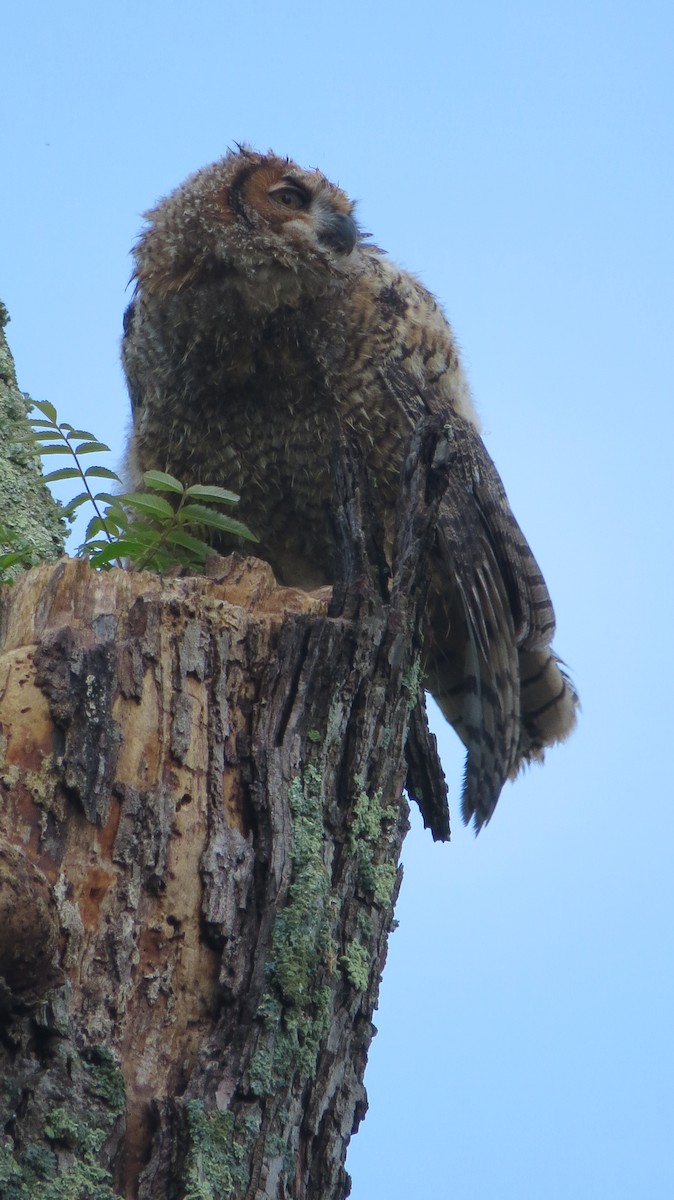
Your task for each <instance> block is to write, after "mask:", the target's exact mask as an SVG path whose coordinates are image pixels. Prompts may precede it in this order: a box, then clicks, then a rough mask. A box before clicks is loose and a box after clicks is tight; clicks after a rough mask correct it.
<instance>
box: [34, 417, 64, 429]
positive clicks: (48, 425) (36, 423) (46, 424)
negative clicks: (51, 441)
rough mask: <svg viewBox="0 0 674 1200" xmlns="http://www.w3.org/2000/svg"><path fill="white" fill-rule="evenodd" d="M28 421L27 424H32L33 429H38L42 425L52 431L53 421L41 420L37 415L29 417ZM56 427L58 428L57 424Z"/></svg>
mask: <svg viewBox="0 0 674 1200" xmlns="http://www.w3.org/2000/svg"><path fill="white" fill-rule="evenodd" d="M28 423H29V425H32V426H33V427H34V428H35V429H40V428H41V427H42V426H44V427H45V429H51V430H52V431H53V429H54V422H53V421H41V420H40V418H39V417H29V418H28ZM57 428H58V426H57Z"/></svg>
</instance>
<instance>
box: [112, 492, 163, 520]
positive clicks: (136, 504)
mask: <svg viewBox="0 0 674 1200" xmlns="http://www.w3.org/2000/svg"><path fill="white" fill-rule="evenodd" d="M120 500H121V501H122V503H123V504H126V505H127V506H128V507H129V508H134V509H137V511H138V512H142V513H147V514H148V516H152V517H155V518H156V519H157V520H159V521H166V520H167V519H169V520H170V519H172V518H173V517H175V512H174V510H173V509H172V507H171V505H170V504H169V502H168V500H164V499H163V498H162V497H161V496H146V495H144V494H143V493H142V492H132V493H131V494H129V495H126V496H120Z"/></svg>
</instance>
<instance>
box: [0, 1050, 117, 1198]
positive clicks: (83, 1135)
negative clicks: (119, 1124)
mask: <svg viewBox="0 0 674 1200" xmlns="http://www.w3.org/2000/svg"><path fill="white" fill-rule="evenodd" d="M18 1073H19V1075H20V1074H21V1071H19V1072H18ZM50 1074H51V1080H50V1081H48V1082H45V1089H44V1091H43V1090H42V1089H41V1088H40V1087H37V1088H34V1089H33V1094H32V1097H31V1100H30V1106H29V1107H30V1111H28V1112H26V1113H22V1112H21V1110H22V1107H23V1103H25V1101H23V1097H24V1093H25V1091H26V1088H25V1086H22V1084H21V1083H20V1082H16V1081H14V1080H12V1081H11V1082H10V1081H9V1080H7V1081H6V1082H5V1083H4V1085H3V1086H2V1087H1V1088H0V1118H1V1119H2V1125H3V1127H4V1128H5V1129H7V1130H11V1129H13V1128H14V1126H15V1124H17V1123H18V1124H19V1125H20V1127H21V1131H22V1137H21V1138H20V1139H18V1140H16V1141H15V1140H13V1139H12V1138H11V1137H10V1136H7V1137H5V1139H4V1140H3V1141H1V1142H0V1197H2V1200H121V1198H120V1196H119V1193H118V1192H116V1191H115V1190H114V1187H113V1179H112V1175H111V1173H110V1171H109V1170H107V1168H106V1166H105V1165H102V1162H104V1161H105V1153H104V1145H105V1142H106V1140H107V1139H108V1137H109V1136H110V1134H111V1132H112V1130H113V1127H114V1126H115V1123H116V1121H117V1119H118V1118H119V1117H120V1115H121V1114H122V1113H123V1112H124V1108H125V1088H124V1081H123V1078H122V1074H121V1071H120V1070H119V1068H118V1066H117V1064H116V1062H115V1059H114V1057H113V1055H112V1054H111V1053H110V1052H109V1051H107V1050H106V1049H105V1048H104V1047H94V1048H92V1050H91V1051H90V1053H89V1054H88V1056H87V1058H86V1059H85V1058H84V1057H82V1056H80V1055H79V1054H78V1053H77V1052H76V1051H74V1050H72V1048H71V1049H70V1050H69V1049H67V1042H66V1041H64V1042H59V1048H58V1050H57V1053H56V1059H55V1063H54V1064H53V1065H52V1071H51V1072H50ZM32 1075H33V1068H32V1067H30V1066H29V1067H28V1075H27V1078H26V1083H27V1082H28V1081H29V1079H30V1078H32ZM20 1114H21V1115H20Z"/></svg>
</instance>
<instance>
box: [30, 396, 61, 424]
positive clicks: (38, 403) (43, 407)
mask: <svg viewBox="0 0 674 1200" xmlns="http://www.w3.org/2000/svg"><path fill="white" fill-rule="evenodd" d="M33 404H34V406H35V408H37V409H38V410H39V412H41V413H44V415H45V417H49V420H50V421H53V422H54V424H56V419H57V412H56V409H55V408H54V405H53V404H50V403H49V401H48V400H33Z"/></svg>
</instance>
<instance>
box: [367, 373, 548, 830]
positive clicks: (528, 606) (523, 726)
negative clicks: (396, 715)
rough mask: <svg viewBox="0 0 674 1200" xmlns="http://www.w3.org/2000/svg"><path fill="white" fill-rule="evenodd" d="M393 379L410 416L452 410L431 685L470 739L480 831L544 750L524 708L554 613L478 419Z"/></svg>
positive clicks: (430, 621) (469, 782)
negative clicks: (527, 676) (512, 781)
mask: <svg viewBox="0 0 674 1200" xmlns="http://www.w3.org/2000/svg"><path fill="white" fill-rule="evenodd" d="M386 386H387V388H390V389H392V390H394V391H395V393H396V396H397V399H398V403H399V404H401V403H402V405H403V407H404V408H405V411H406V412H407V414H408V416H409V418H413V417H414V416H415V415H416V420H419V418H420V417H421V416H422V415H423V414H424V412H436V413H437V412H442V410H443V407H444V409H445V410H446V412H447V425H446V436H447V439H448V447H449V480H448V485H447V490H446V492H445V496H444V499H443V502H442V505H441V508H440V512H439V515H438V522H437V527H436V538H435V562H434V564H433V578H432V584H431V595H430V599H429V607H428V613H427V623H426V631H425V632H426V644H427V654H426V664H425V666H426V676H425V684H426V686H427V687H428V689H429V691H430V692H431V694H432V695H433V696H434V698H435V700H436V701H437V703H438V704H439V706H440V708H441V709H442V711H443V713H444V715H445V717H446V718H447V719H448V720H449V721H450V723H451V724H452V725H453V726H454V728H455V729H456V731H457V733H458V734H459V736H460V737H461V739H462V740H463V742H464V743H465V745H466V748H467V751H468V756H467V761H466V774H465V781H464V790H463V797H462V815H463V817H464V820H465V821H469V820H470V819H471V818H474V823H475V828H476V829H479V828H480V827H481V826H482V825H483V824H484V823H485V822H486V821H488V820H489V818H490V817H491V815H492V813H493V811H494V808H495V805H496V802H497V800H498V797H499V794H500V792H501V789H502V787H503V784H504V782H505V780H506V779H507V778H509V777H511V776H513V775H515V774H516V773H517V770H518V768H519V766H520V765H521V763H522V762H523V761H526V760H528V759H529V758H532V757H540V752H541V745H540V744H539V743H536V744H534V737H533V736H532V734H531V732H530V731H529V729H528V727H527V719H526V714H525V712H524V709H525V708H526V705H527V701H526V698H524V699H523V689H524V688H525V687H526V686H528V684H527V680H524V679H523V678H522V674H523V663H524V662H525V661H526V663H527V669H530V668H531V669H533V670H534V671H535V672H538V670H539V666H540V669H541V670H542V671H544V672H545V670H546V664H547V662H548V659H550V658H553V659H554V656H552V655H551V651H550V650H549V649H548V647H549V644H550V640H551V638H552V635H553V632H554V626H555V618H554V612H553V608H552V603H551V601H550V597H549V595H548V591H547V588H546V586H545V582H544V580H543V577H542V575H541V572H540V570H539V568H538V565H537V563H536V561H535V559H534V557H533V554H532V552H531V550H530V548H529V546H528V544H527V542H526V539H525V538H524V535H523V534H522V532H521V530H520V528H519V526H518V524H517V522H516V520H515V518H514V516H513V514H512V511H511V509H510V505H509V503H508V498H507V496H506V494H505V490H504V487H503V484H502V482H501V479H500V476H499V474H498V472H497V470H496V468H495V466H494V464H493V462H492V461H491V458H490V457H489V454H488V453H487V451H486V449H485V446H484V444H483V442H482V439H481V437H480V435H479V433H478V432H477V430H476V428H475V426H474V425H473V424H472V423H471V422H470V421H469V420H467V419H466V418H465V417H462V416H460V415H458V414H457V413H456V412H455V411H452V410H451V409H449V408H448V406H447V401H446V399H445V398H444V397H443V398H442V400H441V399H440V398H439V397H438V395H437V394H434V393H433V391H432V389H431V390H430V392H429V393H428V394H424V395H423V396H422V395H421V392H420V390H419V388H418V386H417V385H416V384H415V383H414V381H413V380H411V379H410V377H409V376H408V375H405V373H404V372H403V371H402V370H400V369H399V368H398V369H396V370H394V371H389V372H387V377H386ZM539 651H540V652H541V654H540V656H539V654H538V652H539ZM539 657H540V664H539V661H538V659H539ZM554 663H555V664H556V660H554ZM553 665H554V664H553ZM554 672H556V674H554V673H553V675H551V677H550V679H549V680H547V679H546V680H545V685H544V688H543V700H542V703H543V705H544V706H545V705H547V702H548V690H549V688H552V689H553V690H554V688H555V687H557V686H558V676H559V672H558V671H557V667H556V665H554ZM538 701H539V696H538V694H537V695H536V703H538ZM532 729H533V725H532ZM562 736H563V735H562ZM548 740H555V736H552V737H550V738H548Z"/></svg>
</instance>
